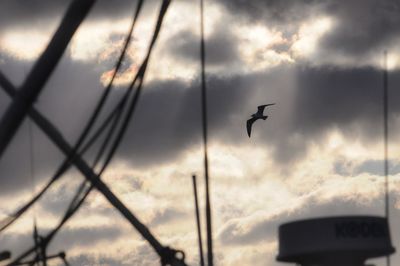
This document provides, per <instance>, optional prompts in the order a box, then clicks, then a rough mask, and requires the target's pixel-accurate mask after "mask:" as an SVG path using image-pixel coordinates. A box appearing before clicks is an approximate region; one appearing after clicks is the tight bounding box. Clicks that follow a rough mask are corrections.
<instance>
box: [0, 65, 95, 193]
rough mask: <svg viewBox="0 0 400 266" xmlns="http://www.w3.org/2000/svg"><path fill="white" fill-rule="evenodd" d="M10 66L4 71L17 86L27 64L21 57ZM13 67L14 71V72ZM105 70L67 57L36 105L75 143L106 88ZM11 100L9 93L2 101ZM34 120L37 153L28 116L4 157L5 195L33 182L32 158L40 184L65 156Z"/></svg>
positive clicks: (1, 169)
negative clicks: (103, 74) (31, 143)
mask: <svg viewBox="0 0 400 266" xmlns="http://www.w3.org/2000/svg"><path fill="white" fill-rule="evenodd" d="M13 64H15V65H16V66H13ZM6 66H7V68H6V70H5V71H4V73H5V74H6V75H7V76H8V77H9V78H10V80H16V81H18V82H15V83H14V84H15V85H16V86H17V85H18V83H21V82H22V80H23V79H24V77H25V76H26V72H27V70H26V68H25V66H24V65H23V63H21V62H20V61H14V62H13V61H11V60H9V61H7V64H6ZM3 67H4V66H2V68H3ZM10 69H12V70H13V71H12V72H10ZM28 70H29V68H28ZM102 71H103V69H101V67H97V66H93V65H92V64H82V63H79V64H75V63H72V62H71V61H70V59H68V58H67V57H64V58H63V60H62V61H61V63H60V65H59V66H58V68H57V70H56V71H55V72H54V73H53V75H52V77H51V78H50V80H49V82H48V83H47V85H46V87H45V88H44V90H43V92H42V93H41V94H40V97H39V98H38V100H37V101H36V104H35V106H36V108H37V109H38V110H39V111H40V112H42V113H43V114H44V116H45V117H47V118H48V119H49V120H50V121H52V122H53V123H54V125H55V126H56V127H58V128H59V129H60V131H61V132H62V134H63V135H64V137H65V138H66V139H67V141H68V142H69V143H71V145H72V144H73V143H74V141H75V140H76V137H77V135H78V134H79V133H80V132H81V130H82V127H83V124H84V123H85V122H86V120H87V119H88V116H89V114H90V112H91V111H92V108H93V106H94V103H95V101H96V100H97V97H99V95H100V93H101V91H102V86H101V85H100V83H99V81H98V80H99V76H100V73H101V72H102ZM82 73H85V75H82ZM3 95H4V94H3V93H2V96H3ZM4 96H5V95H4ZM8 102H9V100H8V96H6V98H5V97H2V98H1V99H0V103H8ZM31 124H32V138H33V142H34V145H33V149H34V150H33V157H32V158H31V156H30V148H29V147H30V137H29V129H28V119H26V120H25V122H24V124H22V126H21V127H20V129H19V130H18V132H17V134H16V136H15V137H14V138H13V140H12V142H11V143H10V145H9V147H8V148H7V151H6V152H5V154H4V156H3V157H2V158H1V160H0V172H1V175H0V179H1V184H2V185H1V186H0V191H1V194H2V195H5V194H12V193H13V192H14V191H15V190H20V189H24V188H26V186H31V184H32V176H31V174H30V173H31V171H30V161H31V159H33V164H34V165H33V170H34V178H35V179H36V182H37V184H40V183H41V181H43V180H47V179H50V176H51V175H52V174H53V173H54V171H55V169H56V168H57V167H58V166H59V165H60V164H61V161H62V159H63V157H64V156H63V154H62V153H61V152H60V151H59V149H58V148H57V147H56V146H55V145H54V144H53V143H52V142H51V140H49V138H48V137H47V136H45V135H44V133H43V132H42V131H41V130H40V129H39V128H38V127H36V126H35V124H34V123H33V122H32V123H31Z"/></svg>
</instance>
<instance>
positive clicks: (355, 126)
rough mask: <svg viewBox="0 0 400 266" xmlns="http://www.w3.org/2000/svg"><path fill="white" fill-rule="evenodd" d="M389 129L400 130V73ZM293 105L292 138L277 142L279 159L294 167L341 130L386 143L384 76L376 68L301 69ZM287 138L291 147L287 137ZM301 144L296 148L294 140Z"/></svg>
mask: <svg viewBox="0 0 400 266" xmlns="http://www.w3.org/2000/svg"><path fill="white" fill-rule="evenodd" d="M389 76H390V78H389V80H390V82H389V83H390V88H391V89H390V92H389V95H390V99H389V124H390V125H391V126H390V127H391V130H395V129H396V128H397V126H396V123H395V117H397V116H398V115H399V113H400V107H399V105H397V104H396V102H398V101H399V100H400V93H399V91H398V90H396V89H394V88H396V87H397V86H398V84H400V72H398V71H397V72H392V73H390V75H389ZM295 86H296V90H295V95H294V102H293V116H292V117H291V118H290V120H289V121H287V123H288V127H287V128H285V130H286V131H287V132H281V133H282V135H281V137H280V138H279V139H277V141H279V142H280V144H279V145H278V146H277V149H276V154H275V155H276V156H277V158H278V159H281V161H282V162H285V161H288V160H289V161H290V159H293V158H296V157H297V156H300V155H302V154H303V153H304V152H305V151H306V150H307V145H302V143H303V144H304V143H308V142H309V141H314V142H319V141H321V140H322V139H321V137H324V134H325V133H328V132H329V131H330V130H332V129H339V130H340V131H341V132H343V133H344V134H345V135H346V136H348V137H352V138H361V140H362V141H365V143H367V142H368V141H369V140H381V139H382V134H383V129H382V123H383V120H382V119H383V118H382V117H383V106H382V93H383V91H382V71H380V70H377V69H374V68H354V69H341V68H336V67H315V68H314V67H299V68H298V69H297V77H296V85H295ZM283 136H286V141H282V140H284V137H283ZM291 138H295V139H297V140H296V141H294V142H293V143H291V142H290V141H289V139H291Z"/></svg>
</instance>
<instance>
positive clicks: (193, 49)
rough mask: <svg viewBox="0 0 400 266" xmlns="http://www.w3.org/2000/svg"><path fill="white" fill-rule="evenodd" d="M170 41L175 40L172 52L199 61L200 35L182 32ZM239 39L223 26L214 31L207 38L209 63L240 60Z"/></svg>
mask: <svg viewBox="0 0 400 266" xmlns="http://www.w3.org/2000/svg"><path fill="white" fill-rule="evenodd" d="M170 42H174V46H173V48H172V51H171V52H172V54H173V55H174V56H175V57H176V58H178V59H180V60H184V61H189V62H194V63H197V62H199V58H200V42H199V36H197V35H195V34H194V33H192V32H189V31H186V32H180V33H178V34H176V35H175V36H172V37H171V40H170ZM237 43H238V40H237V39H236V38H235V36H234V35H233V34H232V33H231V32H230V30H229V28H228V27H226V28H222V26H220V27H219V28H218V29H216V30H214V31H213V34H212V35H211V36H209V37H208V38H207V40H206V45H205V49H206V50H207V58H206V61H207V65H209V66H214V65H225V66H227V65H229V64H231V63H234V62H235V61H237V60H239V53H238V50H237Z"/></svg>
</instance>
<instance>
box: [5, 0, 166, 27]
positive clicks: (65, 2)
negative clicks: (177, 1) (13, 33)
mask: <svg viewBox="0 0 400 266" xmlns="http://www.w3.org/2000/svg"><path fill="white" fill-rule="evenodd" d="M70 2H71V1H69V0H27V1H24V0H5V1H1V2H0V25H1V26H0V32H1V31H4V30H5V29H7V28H8V27H11V28H24V27H25V28H26V27H27V26H29V27H32V28H34V27H36V28H37V27H40V26H44V25H46V26H48V24H49V23H50V25H53V23H56V22H57V21H59V20H60V19H61V18H62V16H63V15H64V14H65V11H66V10H67V8H68V6H69V4H70ZM136 3H137V1H128V0H113V1H108V0H98V1H97V2H96V4H95V5H94V7H93V8H92V10H91V12H90V13H89V16H88V18H87V19H89V20H98V19H105V20H109V19H110V20H112V19H115V18H124V17H126V16H133V12H134V9H135V7H136ZM158 3H159V2H158V1H153V0H152V1H146V4H145V6H144V9H143V10H144V13H146V12H147V11H149V9H154V7H155V6H157V4H158ZM54 25H55V24H54Z"/></svg>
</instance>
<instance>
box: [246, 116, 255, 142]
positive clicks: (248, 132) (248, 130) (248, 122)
mask: <svg viewBox="0 0 400 266" xmlns="http://www.w3.org/2000/svg"><path fill="white" fill-rule="evenodd" d="M256 120H257V118H250V119H249V120H247V124H246V127H247V135H249V138H250V135H251V126H252V125H253V123H254V121H256Z"/></svg>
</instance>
